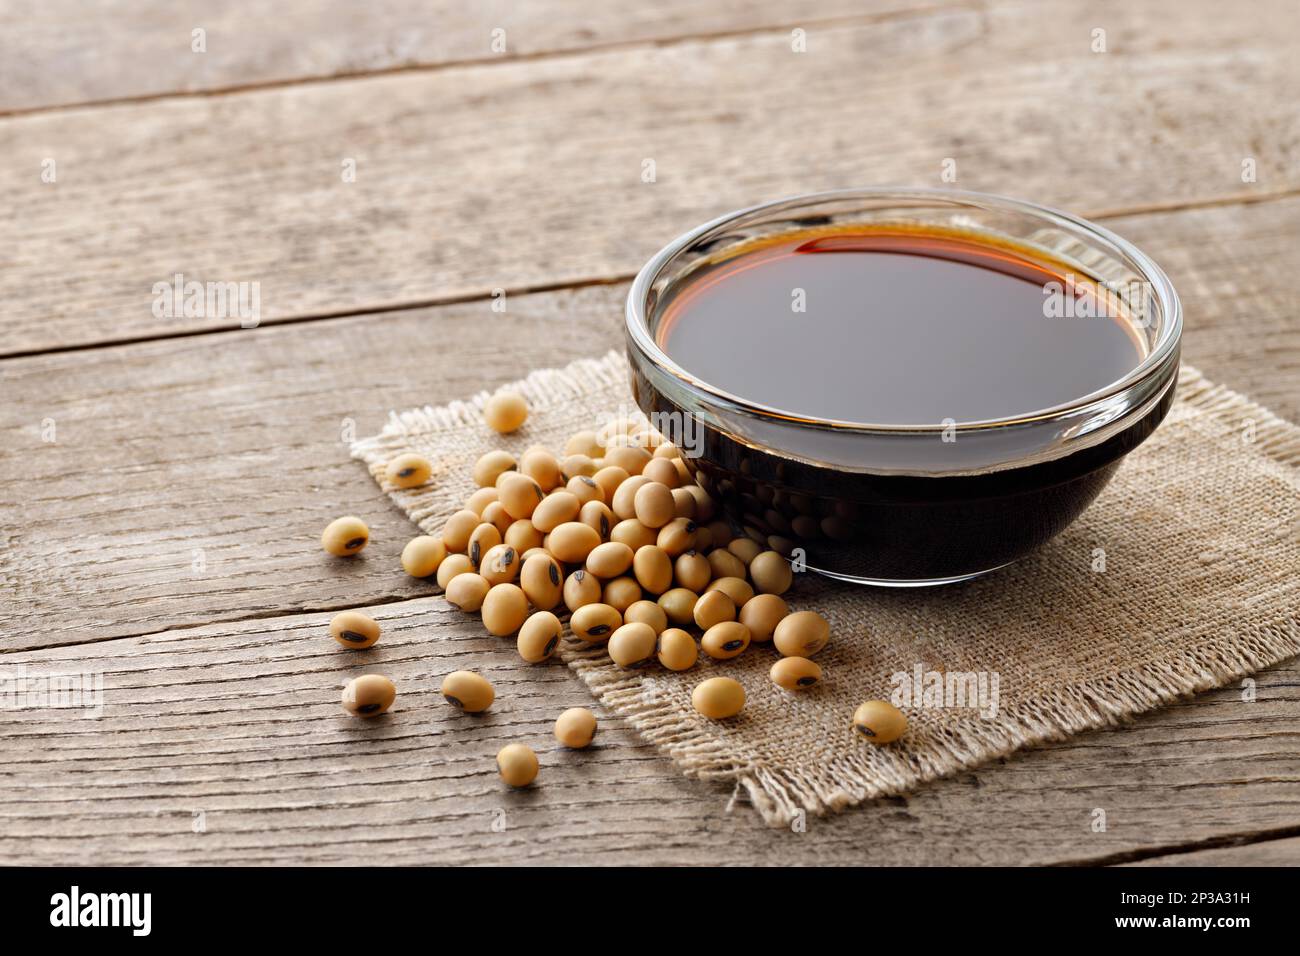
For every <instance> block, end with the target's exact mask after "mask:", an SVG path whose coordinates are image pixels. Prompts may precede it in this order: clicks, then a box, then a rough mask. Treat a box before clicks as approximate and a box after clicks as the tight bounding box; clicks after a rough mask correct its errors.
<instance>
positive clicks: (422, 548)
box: [402, 534, 447, 578]
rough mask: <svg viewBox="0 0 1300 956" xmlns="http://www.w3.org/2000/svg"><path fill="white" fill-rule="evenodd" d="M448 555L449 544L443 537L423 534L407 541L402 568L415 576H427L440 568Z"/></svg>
mask: <svg viewBox="0 0 1300 956" xmlns="http://www.w3.org/2000/svg"><path fill="white" fill-rule="evenodd" d="M446 557H447V546H446V545H445V544H443V543H442V539H441V538H434V537H432V536H430V535H427V534H422V535H420V536H419V537H417V538H412V539H411V540H410V541H408V542H406V547H404V548H402V568H403V569H404V570H405V571H406V573H407V574H409V575H410V576H411V577H413V578H427V577H428V576H429V575H431V574H433V573H434V572H436V571H437V570H438V566H439V565H440V564H442V562H443V560H444V559H445V558H446Z"/></svg>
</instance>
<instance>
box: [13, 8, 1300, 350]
mask: <svg viewBox="0 0 1300 956" xmlns="http://www.w3.org/2000/svg"><path fill="white" fill-rule="evenodd" d="M1217 11H1218V7H1217V6H1216V5H1214V4H1213V3H1210V2H1209V0H1195V2H1192V3H1177V4H1175V3H1173V2H1172V0H1166V2H1162V3H1158V4H1125V3H1121V2H1118V0H1107V2H1105V3H1100V4H1096V5H1089V6H1088V7H1086V8H1084V7H1081V6H1079V5H1077V4H1070V3H1067V4H1062V3H1055V2H1053V3H1027V4H1019V3H1016V4H1008V5H1005V6H1004V5H999V6H997V7H995V8H993V9H991V10H987V11H985V10H971V9H954V10H948V11H943V12H939V13H935V14H933V15H928V16H923V17H916V18H906V19H898V20H886V21H882V22H872V23H866V24H854V25H846V26H842V27H834V28H825V29H820V30H815V31H813V32H812V33H811V34H810V35H809V41H808V52H807V53H795V52H792V50H791V45H790V38H789V36H788V35H785V34H781V33H777V34H755V35H752V36H741V37H737V38H734V39H725V40H715V41H712V42H710V43H707V44H699V43H688V44H679V45H673V46H666V47H653V48H635V49H627V50H617V51H610V52H605V53H590V54H585V55H581V56H574V57H565V58H560V59H553V60H537V61H531V62H520V63H494V64H486V65H480V66H469V67H463V68H460V67H458V68H455V69H448V70H440V71H434V72H428V73H409V74H398V75H392V76H381V77H374V78H359V79H353V80H348V81H341V82H337V83H329V84H322V85H303V86H293V87H288V88H283V89H272V90H265V91H254V92H248V93H242V94H237V95H230V96H216V97H200V98H191V99H180V100H160V101H156V102H148V103H141V104H132V105H123V106H116V107H111V108H103V109H94V110H72V111H67V112H56V113H46V114H35V115H28V116H18V117H11V118H9V119H7V120H5V121H3V122H0V155H3V156H5V157H7V159H6V162H5V163H4V164H3V166H0V191H2V192H3V194H4V196H5V198H6V201H7V213H8V215H6V216H4V217H0V247H2V248H5V249H8V250H10V254H9V256H10V261H9V262H8V263H7V264H6V268H5V269H3V270H0V300H3V301H4V302H5V303H6V310H7V321H6V323H5V324H4V327H3V338H2V339H0V354H15V353H23V352H31V351H39V350H42V349H47V348H66V347H71V346H77V345H85V344H88V343H103V342H113V341H123V340H133V339H138V338H142V337H149V336H157V335H163V334H192V333H194V332H197V331H203V330H205V329H213V328H232V327H236V326H238V324H239V321H238V319H236V318H227V317H224V316H219V317H190V318H183V317H169V316H166V315H163V316H161V317H155V315H154V314H153V310H152V306H153V302H154V294H153V291H152V290H153V288H154V285H155V283H158V282H167V281H169V280H171V278H172V277H173V276H174V275H176V274H178V273H179V274H182V275H183V276H185V277H186V278H187V279H190V280H195V281H199V282H208V281H219V282H249V283H258V284H259V286H258V288H259V289H260V306H261V308H260V318H261V321H262V322H264V323H266V322H276V321H283V320H287V319H293V318H300V317H304V316H320V315H338V314H347V313H351V312H357V311H366V310H377V309H382V308H386V307H392V306H399V305H410V304H413V303H433V302H445V301H451V300H456V299H463V298H467V297H476V296H486V295H487V294H489V293H490V291H491V290H492V289H495V288H503V289H510V290H519V289H537V288H554V287H556V286H558V285H567V284H572V283H576V282H585V281H590V280H606V279H608V278H610V277H625V276H628V275H630V274H631V273H633V272H634V271H635V270H636V269H637V268H638V267H639V266H640V264H641V263H642V262H643V261H644V260H645V259H646V258H647V257H648V256H649V255H650V254H651V253H652V252H653V251H654V250H655V249H657V248H658V247H659V246H660V245H661V244H662V243H663V242H664V241H666V240H667V239H669V238H671V237H672V236H674V235H676V234H677V233H678V232H680V231H681V230H683V229H686V228H688V227H690V226H692V225H695V224H696V223H699V222H701V221H703V220H704V219H706V218H709V217H711V216H713V215H716V214H718V213H721V212H723V211H726V210H727V209H730V208H734V207H736V206H740V205H745V204H748V203H752V202H757V201H761V200H764V199H770V198H774V197H777V196H780V195H783V194H789V193H795V192H805V191H810V190H815V189H822V188H832V187H843V186H852V185H862V184H864V183H873V182H875V183H879V182H901V183H910V184H919V185H932V186H941V185H943V183H942V182H941V178H940V177H941V172H942V169H943V166H942V164H943V162H944V160H945V159H954V160H955V161H956V163H957V165H956V175H957V178H956V182H955V185H957V186H959V187H965V188H973V189H988V190H992V191H1002V192H1011V193H1015V194H1018V195H1022V196H1025V197H1028V198H1032V199H1037V200H1041V201H1045V202H1049V203H1052V204H1055V205H1060V206H1065V207H1070V208H1074V209H1076V210H1078V211H1080V212H1083V213H1085V214H1086V213H1091V212H1097V211H1098V210H1102V211H1106V210H1111V211H1113V210H1117V209H1123V208H1132V207H1143V206H1145V204H1147V203H1150V202H1152V200H1153V198H1156V199H1158V200H1159V201H1160V202H1163V203H1185V202H1198V201H1202V200H1205V199H1206V198H1211V199H1214V198H1220V197H1238V198H1251V197H1258V196H1261V195H1272V194H1277V193H1284V192H1287V191H1289V190H1294V189H1296V188H1298V187H1300V174H1297V170H1298V169H1300V163H1297V162H1296V159H1297V148H1298V144H1300V117H1298V115H1297V113H1296V111H1295V110H1294V109H1293V108H1292V106H1291V104H1290V103H1289V102H1287V101H1286V100H1285V98H1283V97H1279V96H1277V95H1276V94H1275V91H1279V90H1284V89H1291V88H1295V87H1297V86H1300V58H1297V57H1296V56H1295V55H1294V52H1293V48H1292V47H1293V45H1292V43H1291V40H1290V37H1291V36H1292V35H1293V33H1294V29H1295V26H1296V16H1297V15H1296V12H1295V6H1294V4H1289V3H1285V2H1284V0H1267V2H1264V3H1261V4H1257V5H1255V6H1253V7H1252V15H1251V17H1248V18H1247V17H1226V18H1225V17H1222V16H1220V15H1218V13H1217ZM1098 24H1105V25H1106V26H1105V29H1107V30H1108V34H1107V36H1108V37H1109V40H1108V44H1109V45H1108V52H1106V53H1094V52H1092V50H1091V46H1090V44H1091V42H1092V40H1091V31H1092V30H1093V29H1094V28H1096V27H1097V26H1098ZM1243 158H1254V159H1255V161H1256V162H1257V165H1258V179H1257V181H1256V182H1252V183H1243V182H1242V178H1241V172H1242V168H1241V164H1242V161H1243ZM45 159H54V160H55V161H56V169H57V176H58V179H57V182H55V183H43V182H42V181H41V175H40V174H41V168H42V162H43V160H45ZM349 159H352V160H355V161H356V164H357V165H356V170H357V173H356V181H355V182H351V183H348V182H344V181H343V178H342V164H343V162H344V161H345V160H349ZM646 160H653V161H654V163H655V176H656V179H655V181H654V182H642V181H641V177H642V173H643V163H644V161H646Z"/></svg>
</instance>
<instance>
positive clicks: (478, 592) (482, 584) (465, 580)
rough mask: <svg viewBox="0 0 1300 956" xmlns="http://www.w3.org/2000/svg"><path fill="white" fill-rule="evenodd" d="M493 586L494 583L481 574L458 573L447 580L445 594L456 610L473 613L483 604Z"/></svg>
mask: <svg viewBox="0 0 1300 956" xmlns="http://www.w3.org/2000/svg"><path fill="white" fill-rule="evenodd" d="M491 587H492V585H491V584H489V583H488V582H487V579H486V578H484V577H483V575H481V574H474V573H472V572H471V573H466V574H458V575H456V576H455V577H454V578H452V579H451V580H450V581H448V582H447V590H446V593H445V594H444V595H443V596H444V597H445V598H446V599H447V603H448V604H450V605H451V606H452V607H454V608H456V610H458V611H468V612H470V613H472V612H474V611H477V610H478V609H479V608H481V607H482V606H483V599H484V598H485V597H487V593H488V591H489V590H490V589H491Z"/></svg>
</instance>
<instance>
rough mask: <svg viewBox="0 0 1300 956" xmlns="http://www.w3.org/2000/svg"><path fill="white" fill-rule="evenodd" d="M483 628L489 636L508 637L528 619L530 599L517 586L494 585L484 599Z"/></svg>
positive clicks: (482, 610) (482, 611)
mask: <svg viewBox="0 0 1300 956" xmlns="http://www.w3.org/2000/svg"><path fill="white" fill-rule="evenodd" d="M481 613H482V616H483V626H484V627H485V628H487V631H488V633H489V634H495V635H496V636H497V637H506V636H507V635H509V634H513V633H514V632H515V631H517V630H519V627H520V625H522V624H523V623H524V619H525V618H527V617H528V598H527V597H525V596H524V592H523V590H522V589H521V588H520V587H519V586H518V585H515V584H494V585H493V586H492V588H491V589H490V590H489V591H488V593H487V596H486V597H484V598H483V607H482V609H481Z"/></svg>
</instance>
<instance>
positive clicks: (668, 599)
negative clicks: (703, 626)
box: [659, 588, 700, 627]
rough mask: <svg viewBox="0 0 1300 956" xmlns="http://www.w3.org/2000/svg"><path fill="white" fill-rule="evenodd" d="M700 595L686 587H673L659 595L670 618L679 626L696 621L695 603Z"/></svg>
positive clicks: (660, 603) (660, 602)
mask: <svg viewBox="0 0 1300 956" xmlns="http://www.w3.org/2000/svg"><path fill="white" fill-rule="evenodd" d="M699 599H700V596H699V595H698V594H696V593H695V592H694V591H688V590H687V589H686V588H673V589H672V590H671V591H665V592H664V593H663V594H661V595H659V606H660V607H661V608H663V609H664V613H665V614H667V615H668V620H669V621H671V622H672V623H673V624H676V625H677V626H678V627H687V626H689V625H691V624H694V623H695V604H696V602H697V601H699Z"/></svg>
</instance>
